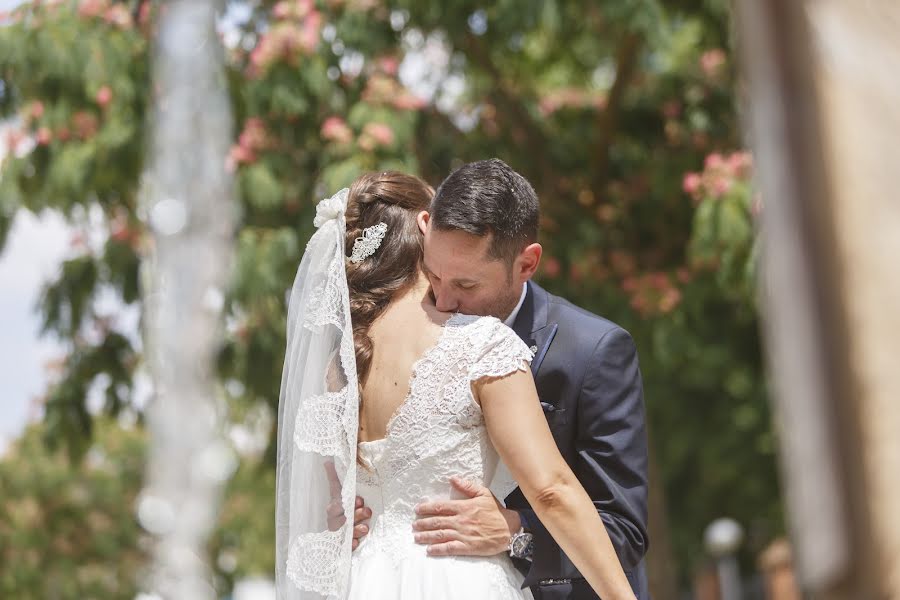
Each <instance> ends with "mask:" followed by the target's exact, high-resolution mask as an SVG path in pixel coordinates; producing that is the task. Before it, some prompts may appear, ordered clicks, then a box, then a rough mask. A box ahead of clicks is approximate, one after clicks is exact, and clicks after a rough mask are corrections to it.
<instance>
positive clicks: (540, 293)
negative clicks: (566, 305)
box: [513, 281, 559, 376]
mask: <svg viewBox="0 0 900 600" xmlns="http://www.w3.org/2000/svg"><path fill="white" fill-rule="evenodd" d="M527 285H528V292H527V293H526V295H525V301H524V302H523V303H522V308H521V309H519V314H518V315H517V316H516V320H515V322H513V331H515V332H516V333H517V334H518V336H519V337H520V338H522V341H523V342H525V343H526V344H528V346H529V347H530V348H531V351H532V352H533V353H534V359H533V360H532V361H531V372H532V374H533V375H535V376H536V375H537V372H538V369H540V367H541V363H542V362H543V361H544V356H546V354H547V350H548V349H549V348H550V344H551V343H552V342H553V338H554V336H556V331H557V329H559V326H558V325H557V324H556V323H548V322H547V312H548V310H549V304H550V298H549V295H548V294H547V292H545V291H544V290H543V289H542V288H541V287H540V286H538V285H537V284H535V283H533V282H531V281H529V282H528V284H527Z"/></svg>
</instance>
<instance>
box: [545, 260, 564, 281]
mask: <svg viewBox="0 0 900 600" xmlns="http://www.w3.org/2000/svg"><path fill="white" fill-rule="evenodd" d="M560 270H561V269H560V265H559V261H558V260H557V259H556V258H555V257H553V256H548V257H547V258H545V259H544V267H543V271H544V275H546V276H547V277H550V278H551V279H553V278H555V277H558V276H559V272H560Z"/></svg>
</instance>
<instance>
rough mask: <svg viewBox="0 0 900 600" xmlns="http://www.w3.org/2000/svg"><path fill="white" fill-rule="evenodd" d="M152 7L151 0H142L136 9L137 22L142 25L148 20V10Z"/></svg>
mask: <svg viewBox="0 0 900 600" xmlns="http://www.w3.org/2000/svg"><path fill="white" fill-rule="evenodd" d="M152 9H153V6H152V2H151V0H143V2H141V7H140V8H139V9H138V23H140V24H141V25H142V26H143V25H146V24H147V23H148V22H149V21H150V11H151V10H152Z"/></svg>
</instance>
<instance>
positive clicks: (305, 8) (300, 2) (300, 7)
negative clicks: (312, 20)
mask: <svg viewBox="0 0 900 600" xmlns="http://www.w3.org/2000/svg"><path fill="white" fill-rule="evenodd" d="M314 8H315V0H297V2H296V10H297V16H298V17H301V18H302V17H305V16H306V15H307V14H308V13H309V12H311V11H312V10H313V9H314Z"/></svg>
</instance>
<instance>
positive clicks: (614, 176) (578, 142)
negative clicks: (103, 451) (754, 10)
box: [0, 0, 781, 570]
mask: <svg viewBox="0 0 900 600" xmlns="http://www.w3.org/2000/svg"><path fill="white" fill-rule="evenodd" d="M228 6H230V7H232V8H233V9H235V10H237V9H240V8H244V9H251V10H249V12H248V15H247V19H246V20H245V21H244V22H242V23H241V26H240V31H239V32H238V33H235V34H232V33H228V34H227V36H228V39H229V40H230V41H231V42H233V43H232V44H231V45H230V46H229V48H230V49H229V60H228V66H229V82H230V89H231V91H232V95H233V103H234V104H233V105H234V109H235V116H236V121H237V123H236V125H237V130H238V131H239V132H240V134H239V136H238V139H237V140H236V143H235V145H234V148H233V149H232V152H231V154H230V157H229V166H230V167H231V168H233V169H234V174H235V177H236V179H237V183H238V187H239V190H240V208H241V211H242V214H241V221H240V226H239V230H238V231H237V241H236V244H237V258H236V263H235V270H234V272H235V275H234V281H233V285H232V287H231V290H230V291H229V294H228V296H227V299H226V304H225V311H226V314H227V315H228V316H227V322H228V324H229V327H228V335H227V339H226V342H225V344H224V346H223V348H222V352H221V356H220V360H219V371H220V374H221V377H222V379H223V381H225V382H226V389H230V390H233V391H235V393H234V396H235V397H236V399H237V400H239V401H241V402H244V403H246V404H248V405H251V404H255V403H263V404H266V405H268V406H269V407H271V408H274V407H275V404H276V403H277V398H278V385H279V380H280V371H281V365H282V358H283V348H284V329H285V322H284V319H285V306H284V304H285V290H286V288H287V287H289V285H290V282H291V281H292V279H293V275H294V271H295V269H296V265H297V263H298V261H299V257H300V255H301V253H302V249H303V246H304V242H305V240H306V239H307V238H308V236H309V235H310V233H311V231H312V224H311V221H312V214H313V207H314V204H315V202H316V201H317V200H318V199H320V198H322V197H324V196H326V195H327V194H328V193H330V192H331V191H333V190H336V189H338V188H339V187H341V186H343V185H345V184H347V183H348V182H349V181H351V180H352V179H353V178H354V177H356V176H357V175H358V174H360V173H362V172H364V171H373V170H384V169H390V168H396V169H401V170H406V171H411V172H415V173H419V174H421V175H422V176H424V177H425V178H426V179H428V180H429V181H430V182H431V183H433V184H437V183H438V182H439V181H440V180H441V179H442V178H443V177H444V176H445V175H446V174H447V173H448V172H449V171H450V170H452V168H454V166H456V165H458V164H461V163H462V162H465V161H469V160H475V159H480V158H485V157H489V156H499V157H501V158H503V159H504V160H506V161H507V162H508V163H509V164H510V165H512V166H513V168H515V169H516V170H518V171H520V172H521V173H522V174H523V175H525V176H526V177H527V178H528V179H529V180H530V181H531V182H532V183H533V184H534V185H535V188H536V190H537V192H538V194H539V196H540V198H541V199H542V207H543V208H542V210H543V220H542V238H541V241H542V243H543V244H544V246H545V250H546V253H545V259H544V261H543V266H542V272H541V274H540V279H541V281H542V282H543V283H544V284H545V285H546V286H547V287H549V288H550V289H551V290H552V291H554V292H557V293H561V294H563V295H565V296H567V297H569V298H570V299H572V300H573V301H575V302H576V303H578V304H581V305H582V306H585V307H586V308H588V309H590V310H593V311H595V312H598V313H600V314H603V315H604V316H607V317H609V318H611V319H613V320H615V321H617V322H619V323H621V324H622V325H623V326H625V327H627V328H628V329H629V330H630V331H631V332H632V334H633V335H634V337H635V339H636V341H637V344H638V349H639V353H640V357H641V364H642V370H643V374H644V379H645V386H646V398H647V408H648V415H649V423H650V427H651V434H652V436H653V440H654V447H655V448H656V449H657V451H658V458H659V463H660V471H661V474H662V479H663V483H664V486H665V489H666V496H667V498H668V502H669V511H670V513H671V514H672V515H673V518H672V519H671V520H670V521H671V524H672V529H673V532H672V539H673V547H674V550H675V552H676V555H677V556H678V557H679V559H680V564H681V566H682V569H683V570H684V569H688V568H689V567H690V563H691V560H693V558H694V557H697V556H698V555H699V553H700V535H701V532H702V529H703V527H704V526H705V525H706V523H707V522H708V521H709V520H710V519H712V518H714V517H716V516H720V514H723V513H729V514H731V515H732V516H734V517H736V518H739V519H741V520H742V521H744V522H745V524H748V525H750V526H751V533H753V536H751V544H750V547H751V549H753V548H755V547H757V546H759V545H760V544H761V543H762V542H764V541H765V539H766V538H767V536H769V535H771V533H772V532H773V531H775V530H778V529H779V528H780V527H781V524H780V518H781V517H780V514H781V513H780V501H779V498H778V488H777V484H776V475H775V466H774V442H773V439H772V432H771V426H770V416H769V412H768V406H767V404H766V388H765V378H764V375H763V371H762V365H761V357H760V349H759V334H758V331H757V311H756V307H755V302H754V298H753V285H752V264H753V260H752V245H753V243H752V239H753V230H752V223H751V210H750V206H751V203H750V197H751V195H750V192H749V188H748V184H747V183H746V181H747V177H748V174H747V165H744V166H740V165H738V162H740V161H746V159H745V158H740V159H732V158H730V157H732V156H744V155H742V154H737V155H735V154H733V153H734V152H736V151H737V150H739V149H740V146H741V141H740V135H739V133H740V132H739V128H738V125H737V120H736V115H735V108H734V95H733V91H732V90H733V89H734V82H735V74H734V68H733V64H732V61H731V58H730V52H729V50H728V47H729V30H728V19H729V14H728V11H727V7H726V3H725V2H724V1H722V0H705V1H701V0H681V1H679V2H672V3H665V4H663V3H661V2H659V1H658V0H639V1H634V0H604V1H602V2H577V1H561V0H557V1H542V2H538V1H535V0H531V1H526V2H521V1H516V2H512V1H503V2H498V3H492V4H490V5H484V6H481V5H479V4H477V3H472V2H462V1H456V0H452V1H442V2H428V1H416V2H412V1H408V0H404V1H400V2H397V3H394V5H393V7H392V8H388V7H386V6H385V5H384V4H382V3H380V2H377V1H376V0H325V1H319V2H313V0H281V1H279V2H276V3H271V2H262V3H260V4H258V5H257V4H254V5H246V4H241V3H235V4H229V5H228ZM154 10H155V9H154V8H153V5H152V4H151V3H149V2H147V1H139V2H136V3H135V2H132V3H118V2H109V0H81V1H80V2H78V3H77V5H76V4H73V3H71V2H54V3H42V4H28V5H25V6H23V7H21V8H20V9H18V10H17V11H15V12H14V14H13V16H12V17H11V18H10V21H11V23H10V24H9V25H8V26H6V27H4V28H2V29H0V80H2V94H0V110H2V111H3V112H4V113H5V114H18V115H19V117H20V119H21V122H22V132H23V133H22V134H21V135H20V136H14V139H11V140H10V141H9V144H10V145H11V146H13V147H15V146H17V145H19V144H21V143H23V142H22V140H23V139H26V138H27V137H30V138H31V139H33V140H34V142H35V144H36V145H35V147H34V149H33V150H31V151H30V152H24V151H20V152H19V153H18V155H17V154H16V153H15V152H14V153H13V154H12V155H11V157H10V158H8V159H7V161H6V163H5V164H4V166H3V172H2V178H0V240H2V238H3V232H5V230H6V229H7V228H8V225H9V222H10V220H11V218H12V216H13V215H14V214H15V212H16V211H17V210H31V211H40V210H43V209H47V208H49V209H53V210H59V211H62V212H63V213H65V214H66V215H67V216H69V217H70V218H71V219H72V220H73V222H79V221H80V220H81V219H83V218H84V215H85V214H86V213H87V212H88V211H89V210H91V209H92V207H98V208H99V209H100V210H101V211H102V212H103V214H104V215H105V223H106V226H107V227H108V230H109V232H108V238H107V241H106V243H105V245H104V246H103V248H100V249H91V248H88V247H87V246H84V247H83V254H82V255H81V256H79V257H76V258H73V259H71V260H69V261H67V262H66V263H65V264H64V265H63V267H62V270H61V272H60V275H59V277H58V278H57V279H55V280H54V281H52V282H50V284H49V285H48V287H47V290H46V293H45V294H44V296H43V303H42V311H43V314H44V317H45V324H46V330H47V331H48V332H50V333H54V334H56V335H58V336H60V337H61V338H62V339H63V340H66V341H67V343H68V344H69V346H70V354H69V357H68V359H67V361H66V365H65V369H66V370H65V376H64V377H63V379H62V381H61V382H60V383H59V384H58V385H56V386H54V387H53V388H52V389H51V390H50V391H49V393H48V397H47V411H46V412H47V424H48V427H49V429H48V431H51V432H53V434H52V435H51V437H52V439H63V440H66V441H67V445H68V447H70V448H71V449H73V450H74V451H75V453H76V455H77V453H78V452H79V451H83V450H84V448H85V447H86V444H87V443H88V440H89V439H90V434H91V424H92V422H93V420H92V419H91V417H90V415H89V414H88V412H87V410H86V407H85V404H84V397H85V394H84V390H86V389H87V387H88V386H89V385H90V382H92V381H94V380H95V379H96V378H97V377H98V376H99V375H100V374H106V375H107V377H108V379H107V380H106V381H107V383H108V385H107V387H106V397H107V406H106V412H107V413H108V414H110V415H115V414H116V413H117V412H118V411H120V410H121V409H122V408H123V407H124V406H127V405H128V404H129V401H130V394H131V391H130V390H131V388H130V384H131V381H132V377H133V373H134V370H135V369H136V368H137V367H138V365H139V364H140V349H139V348H134V347H132V345H131V343H130V342H129V341H128V339H127V337H126V336H123V335H121V333H122V332H120V331H118V330H117V329H116V326H115V324H114V321H113V320H112V319H111V316H110V315H102V314H98V313H97V310H96V308H95V305H94V303H93V298H95V297H96V295H97V294H98V292H99V291H100V290H102V289H110V288H111V289H113V290H114V291H115V292H116V293H117V294H118V295H119V296H120V297H121V298H122V300H123V302H125V303H135V302H139V298H138V287H137V281H138V266H139V257H140V255H141V253H142V248H143V246H144V244H146V239H147V238H146V223H145V220H144V216H145V215H143V214H142V211H141V208H140V206H139V204H138V189H139V184H140V172H141V168H142V166H143V164H144V156H143V148H144V144H143V135H144V128H143V126H142V125H143V123H144V122H145V120H146V118H147V108H148V106H149V103H150V100H151V99H152V98H153V88H152V85H151V82H150V80H149V76H148V72H149V70H148V68H147V65H148V61H149V54H148V53H149V49H150V43H149V40H150V38H151V36H152V32H153V28H154V18H153V17H154V14H153V11H154ZM238 12H240V11H238ZM232 38H233V39H232ZM409 74H412V75H414V76H409ZM416 74H417V75H416ZM411 79H412V80H415V82H416V83H414V84H411V87H412V88H414V89H410V87H407V85H405V83H404V82H407V83H408V82H409V81H410V80H411ZM20 150H21V148H20ZM707 157H708V158H707ZM726 157H727V158H726ZM723 161H724V162H723ZM729 161H734V163H733V164H732V162H729ZM705 162H710V163H711V164H709V166H708V168H707V169H706V170H705V171H704V174H703V175H700V174H695V176H691V177H688V176H687V175H688V174H693V173H694V172H695V171H697V170H698V169H700V168H701V166H703V165H704V164H705ZM720 163H723V164H725V165H726V166H725V167H723V166H722V164H720ZM726 167H727V168H726ZM720 168H721V169H725V170H723V171H722V173H720V174H719V175H721V177H719V176H718V175H716V176H715V177H714V175H715V174H716V173H718V171H716V169H720ZM727 169H730V170H727ZM704 177H705V178H706V179H704ZM716 177H718V179H717V178H716ZM707 180H708V185H707ZM720 180H721V181H720ZM716 182H718V183H716ZM716 186H719V187H716ZM722 186H727V187H728V189H720V188H722ZM77 245H78V242H77V240H76V246H77ZM186 268H189V266H188V265H186ZM273 437H274V436H273ZM272 448H273V447H271V448H270V450H271V449H272ZM754 536H755V537H754Z"/></svg>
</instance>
